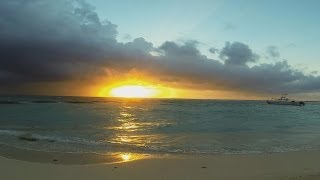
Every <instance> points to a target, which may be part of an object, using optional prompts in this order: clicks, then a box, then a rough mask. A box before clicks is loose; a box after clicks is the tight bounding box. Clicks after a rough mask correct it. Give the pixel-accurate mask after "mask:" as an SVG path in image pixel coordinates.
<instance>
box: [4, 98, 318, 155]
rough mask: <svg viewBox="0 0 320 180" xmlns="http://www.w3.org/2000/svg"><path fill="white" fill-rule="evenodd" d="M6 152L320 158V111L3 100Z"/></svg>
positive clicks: (248, 104)
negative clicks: (305, 154) (316, 154)
mask: <svg viewBox="0 0 320 180" xmlns="http://www.w3.org/2000/svg"><path fill="white" fill-rule="evenodd" d="M0 145H1V147H7V148H10V147H12V148H15V149H19V150H30V151H37V152H51V153H77V154H81V153H97V154H99V153H100V154H112V153H118V152H130V153H143V154H252V153H272V152H288V151H313V150H320V103H318V102H307V103H306V105H305V106H302V107H299V106H281V105H268V104H266V103H265V101H232V100H191V99H190V100H188V99H121V98H85V97H44V96H41V97H40V96H1V97H0ZM1 149H3V148H0V151H1ZM0 154H1V152H0Z"/></svg>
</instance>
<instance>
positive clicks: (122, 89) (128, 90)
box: [109, 85, 157, 98]
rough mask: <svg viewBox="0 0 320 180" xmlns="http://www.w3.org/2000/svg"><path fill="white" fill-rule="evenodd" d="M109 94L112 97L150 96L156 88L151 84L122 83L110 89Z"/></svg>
mask: <svg viewBox="0 0 320 180" xmlns="http://www.w3.org/2000/svg"><path fill="white" fill-rule="evenodd" d="M109 94H110V96H112V97H124V98H151V97H155V96H156V94H157V90H156V89H155V88H153V87H151V86H143V85H122V86H118V87H114V88H112V89H110V92H109Z"/></svg>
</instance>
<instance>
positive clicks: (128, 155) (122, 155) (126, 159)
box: [121, 153, 131, 161]
mask: <svg viewBox="0 0 320 180" xmlns="http://www.w3.org/2000/svg"><path fill="white" fill-rule="evenodd" d="M121 159H122V160H123V161H129V160H131V154H130V153H128V154H121Z"/></svg>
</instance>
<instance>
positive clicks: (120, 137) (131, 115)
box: [105, 103, 168, 162]
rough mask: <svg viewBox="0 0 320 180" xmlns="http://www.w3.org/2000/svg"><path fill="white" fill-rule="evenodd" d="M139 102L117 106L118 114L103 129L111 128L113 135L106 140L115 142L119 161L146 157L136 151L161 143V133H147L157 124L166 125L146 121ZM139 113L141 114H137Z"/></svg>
mask: <svg viewBox="0 0 320 180" xmlns="http://www.w3.org/2000/svg"><path fill="white" fill-rule="evenodd" d="M141 106H142V105H139V104H136V103H135V104H133V105H128V104H123V105H120V106H119V108H120V109H119V112H118V116H117V117H116V118H115V119H114V120H113V121H112V122H111V123H110V124H108V126H106V127H105V129H108V130H111V131H112V133H113V135H112V137H111V138H110V139H108V140H107V141H108V142H110V143H113V144H117V145H116V147H118V148H119V151H120V152H126V151H127V152H126V153H117V154H116V156H115V157H116V158H117V159H118V160H119V161H121V162H128V161H133V160H138V159H143V158H146V155H145V154H143V155H142V154H140V153H137V152H142V153H143V152H144V150H145V148H153V146H158V145H161V144H162V143H163V138H165V137H164V136H163V135H160V134H154V133H151V134H150V133H148V131H149V130H151V131H152V130H153V128H157V127H159V126H166V125H168V123H166V122H165V121H161V120H159V121H156V122H155V121H148V118H146V116H144V112H140V111H141V110H142V111H143V108H150V106H149V105H148V106H147V107H144V106H145V105H144V106H143V107H141ZM139 113H141V114H139Z"/></svg>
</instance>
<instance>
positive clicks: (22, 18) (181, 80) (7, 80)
mask: <svg viewBox="0 0 320 180" xmlns="http://www.w3.org/2000/svg"><path fill="white" fill-rule="evenodd" d="M0 27H1V28H0V87H2V89H6V88H7V87H9V86H10V87H21V86H22V85H23V84H27V85H28V84H33V83H38V85H39V84H40V85H41V83H43V84H45V85H48V84H50V83H51V84H56V83H59V84H66V83H68V82H82V83H83V84H84V86H87V85H90V84H88V82H87V81H89V82H90V80H91V79H94V78H95V77H108V76H110V73H108V72H109V70H111V71H116V72H117V73H120V74H121V73H122V74H126V73H128V72H130V71H132V70H135V71H139V72H142V73H145V74H146V75H150V76H152V77H154V78H157V79H158V80H159V81H160V82H163V83H165V84H168V85H172V86H177V87H186V88H192V89H199V90H203V89H207V90H232V91H245V92H261V93H266V92H267V93H279V92H280V93H281V92H314V91H319V89H320V77H319V76H316V75H305V74H304V73H303V72H301V71H299V70H296V69H295V68H293V67H291V66H290V65H289V64H288V63H287V62H286V61H281V62H276V63H270V64H258V63H257V62H258V59H259V56H258V55H257V54H256V53H254V52H253V50H252V49H251V48H250V47H249V46H248V45H246V44H244V43H242V42H227V43H226V44H225V46H224V47H222V48H215V47H214V48H212V49H211V52H213V53H216V54H217V55H218V56H219V57H220V59H210V58H208V57H207V56H205V55H203V54H201V52H200V51H199V49H198V48H197V45H198V43H199V42H197V41H187V42H184V43H180V44H179V43H177V42H173V41H166V42H164V43H163V44H162V45H161V46H159V47H154V45H153V44H152V43H151V42H148V41H146V40H145V39H144V38H143V37H140V38H136V39H134V40H133V41H131V42H127V43H120V42H117V40H116V36H117V25H115V24H113V23H111V22H109V21H103V20H101V19H100V18H99V16H98V14H97V13H96V12H95V9H94V7H92V6H91V5H90V4H88V3H86V2H85V1H83V0H55V1H52V0H10V1H9V0H8V1H0ZM218 49H220V50H219V51H218ZM271 49H272V48H271ZM150 52H158V55H157V56H153V55H151V54H150ZM272 52H277V51H272ZM275 55H277V54H275ZM249 63H251V64H250V66H248V64H249ZM106 69H107V70H108V71H106ZM85 83H87V84H85ZM40 85H39V86H40ZM50 87H52V86H50ZM19 89H22V90H20V91H21V92H22V93H23V88H19ZM19 89H18V88H16V89H15V90H16V91H19ZM43 89H45V88H43Z"/></svg>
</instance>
